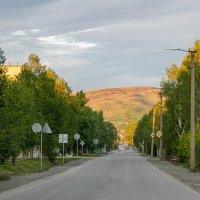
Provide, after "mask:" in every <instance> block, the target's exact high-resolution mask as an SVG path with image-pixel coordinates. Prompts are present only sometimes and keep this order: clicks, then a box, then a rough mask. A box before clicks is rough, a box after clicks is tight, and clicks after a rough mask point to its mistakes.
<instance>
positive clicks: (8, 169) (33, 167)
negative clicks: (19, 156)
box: [0, 158, 74, 181]
mask: <svg viewBox="0 0 200 200" xmlns="http://www.w3.org/2000/svg"><path fill="white" fill-rule="evenodd" d="M71 160H74V159H73V158H65V163H67V162H69V161H71ZM62 162H63V160H62V159H61V158H56V160H55V163H51V162H49V161H48V160H47V159H43V170H47V169H49V168H50V167H53V166H56V165H60V164H62ZM36 172H40V160H39V159H33V160H17V161H16V164H14V165H13V164H12V163H11V162H9V161H7V162H6V163H5V164H0V181H1V179H6V176H9V175H19V174H31V173H36ZM1 177H2V178H1Z"/></svg>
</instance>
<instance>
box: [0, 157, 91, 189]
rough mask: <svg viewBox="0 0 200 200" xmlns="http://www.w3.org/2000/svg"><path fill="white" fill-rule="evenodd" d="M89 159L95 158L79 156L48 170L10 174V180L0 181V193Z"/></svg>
mask: <svg viewBox="0 0 200 200" xmlns="http://www.w3.org/2000/svg"><path fill="white" fill-rule="evenodd" d="M91 159H95V158H80V159H78V160H72V161H70V162H68V163H66V164H64V165H58V166H55V167H52V168H50V169H49V170H47V171H43V172H40V173H33V174H24V175H14V176H11V177H10V180H8V181H2V182H0V193H1V192H4V191H8V190H12V189H14V188H16V187H19V186H21V185H24V184H27V183H30V182H32V181H35V180H38V179H43V178H46V177H48V176H52V175H55V174H58V173H60V172H63V171H66V170H69V169H70V168H72V167H75V166H78V165H81V164H83V163H84V162H87V161H88V160H91Z"/></svg>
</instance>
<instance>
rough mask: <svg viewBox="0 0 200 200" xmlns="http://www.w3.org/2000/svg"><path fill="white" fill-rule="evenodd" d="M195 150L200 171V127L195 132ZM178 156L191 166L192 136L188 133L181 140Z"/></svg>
mask: <svg viewBox="0 0 200 200" xmlns="http://www.w3.org/2000/svg"><path fill="white" fill-rule="evenodd" d="M195 141H196V145H195V150H196V167H197V169H200V125H198V127H197V128H196V132H195ZM177 156H178V158H179V160H180V161H181V162H184V163H185V164H186V165H187V166H188V165H189V159H190V134H189V133H187V134H185V135H184V136H183V137H181V138H180V139H179V142H178V146H177Z"/></svg>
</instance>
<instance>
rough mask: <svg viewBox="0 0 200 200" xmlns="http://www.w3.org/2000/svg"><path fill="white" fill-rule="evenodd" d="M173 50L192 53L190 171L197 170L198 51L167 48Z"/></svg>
mask: <svg viewBox="0 0 200 200" xmlns="http://www.w3.org/2000/svg"><path fill="white" fill-rule="evenodd" d="M166 50H173V51H185V52H188V53H190V55H191V108H190V115H191V116H190V132H191V133H190V134H191V135H190V171H191V172H194V171H195V63H194V58H195V53H196V52H197V51H195V50H193V49H189V50H188V51H186V50H184V49H166Z"/></svg>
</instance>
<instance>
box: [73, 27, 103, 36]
mask: <svg viewBox="0 0 200 200" xmlns="http://www.w3.org/2000/svg"><path fill="white" fill-rule="evenodd" d="M102 30H104V28H103V27H97V28H89V29H84V30H78V31H74V32H69V34H70V35H75V34H79V33H87V32H94V31H102Z"/></svg>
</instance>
